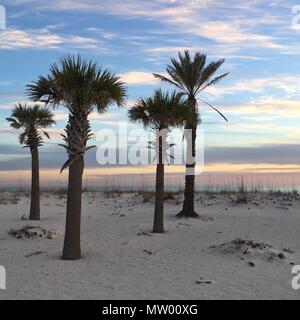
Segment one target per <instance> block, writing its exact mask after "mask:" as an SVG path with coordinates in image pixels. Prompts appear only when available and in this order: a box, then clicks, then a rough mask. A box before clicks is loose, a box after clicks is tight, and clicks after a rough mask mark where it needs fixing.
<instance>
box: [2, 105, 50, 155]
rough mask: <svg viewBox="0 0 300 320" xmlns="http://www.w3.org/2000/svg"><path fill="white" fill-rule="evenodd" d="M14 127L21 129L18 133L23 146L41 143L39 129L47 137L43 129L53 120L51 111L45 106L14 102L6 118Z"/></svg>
mask: <svg viewBox="0 0 300 320" xmlns="http://www.w3.org/2000/svg"><path fill="white" fill-rule="evenodd" d="M6 120H7V121H9V122H10V125H11V127H12V128H14V129H23V130H24V131H23V132H22V133H21V134H20V135H19V142H20V143H21V144H24V145H25V147H29V148H31V149H34V148H37V147H39V146H42V145H43V138H42V136H41V135H40V132H39V131H41V132H42V133H43V134H44V135H45V136H46V137H47V138H48V139H50V137H49V135H48V133H47V132H46V131H45V130H44V129H46V128H50V127H51V126H52V125H53V124H55V121H54V120H53V113H52V112H51V111H49V110H48V109H47V108H45V107H42V106H40V105H37V104H36V105H32V106H31V105H27V104H20V103H18V104H16V105H15V106H14V107H13V111H12V113H11V116H10V117H9V118H6Z"/></svg>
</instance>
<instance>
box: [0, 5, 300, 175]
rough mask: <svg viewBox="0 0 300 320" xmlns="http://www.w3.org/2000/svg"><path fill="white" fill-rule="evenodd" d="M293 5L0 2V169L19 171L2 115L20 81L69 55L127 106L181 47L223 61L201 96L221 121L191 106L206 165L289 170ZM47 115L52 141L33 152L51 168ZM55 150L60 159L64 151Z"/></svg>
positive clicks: (295, 94)
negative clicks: (92, 67) (119, 90)
mask: <svg viewBox="0 0 300 320" xmlns="http://www.w3.org/2000/svg"><path fill="white" fill-rule="evenodd" d="M298 4H299V5H300V2H298V3H297V1H284V2H283V1H277V0H273V1H271V0H269V1H268V0H267V1H261V0H257V1H235V0H229V1H218V0H185V1H180V0H178V1H177V0H153V1H142V0H122V1H121V0H114V1H109V2H108V1H101V0H100V1H92V0H86V1H77V0H75V1H74V0H73V1H65V0H60V1H59V0H53V1H34V0H15V1H1V0H0V5H3V6H4V7H5V9H6V29H5V30H0V70H1V71H0V133H1V134H0V148H1V152H0V170H5V169H11V170H13V169H20V168H22V169H25V168H26V167H27V166H28V156H27V155H26V151H23V150H22V149H21V148H20V146H19V145H18V143H17V132H14V130H13V129H10V128H9V125H8V124H7V123H6V121H5V117H7V116H9V114H10V109H11V106H12V105H13V104H14V103H16V102H24V101H25V100H26V97H25V96H24V89H25V85H26V84H28V83H29V82H31V81H33V80H35V79H36V78H37V76H38V75H40V74H46V73H47V72H48V70H49V66H50V65H51V64H52V63H54V62H56V61H57V59H58V58H60V57H62V56H64V55H66V54H68V53H71V54H72V53H75V54H76V53H78V52H79V53H81V54H82V55H83V56H84V57H87V58H91V59H93V60H94V61H96V62H98V63H99V64H101V65H103V66H106V67H108V68H110V69H111V70H112V71H113V72H115V73H116V74H118V75H120V76H121V77H122V78H123V80H124V81H126V82H127V84H128V106H130V105H132V103H133V102H134V100H135V99H137V98H139V97H144V96H148V95H150V94H151V93H152V92H153V89H154V88H159V87H160V86H161V84H160V83H159V82H157V81H156V80H155V79H154V78H153V77H152V75H151V73H152V72H158V73H163V72H164V69H165V66H166V65H167V64H168V63H169V59H170V57H174V56H176V54H177V52H178V51H182V50H185V49H188V50H190V51H191V52H195V51H200V52H203V53H206V54H207V55H208V60H214V59H220V58H225V59H226V62H225V64H224V65H223V66H222V70H220V72H222V73H223V72H230V75H229V76H228V77H227V78H225V79H224V80H223V81H222V82H221V83H220V84H219V85H218V86H216V87H214V88H211V89H209V90H207V92H206V93H205V94H204V95H203V98H205V99H206V100H208V101H209V102H211V103H213V104H214V105H215V106H216V107H218V108H219V109H220V110H222V111H223V113H224V114H226V116H227V117H228V118H229V124H225V123H224V122H223V120H222V118H220V117H219V116H218V115H217V114H216V113H214V112H213V111H212V110H210V109H208V108H207V107H206V106H205V105H202V104H200V112H201V115H202V118H203V124H202V127H203V128H204V131H205V144H206V147H207V150H208V159H209V161H210V162H211V163H214V162H215V163H225V162H226V163H228V164H230V163H232V164H236V163H247V162H248V163H252V164H265V163H267V164H268V163H269V164H271V163H272V164H280V165H282V164H283V163H284V164H296V163H297V159H298V158H299V157H298V155H299V152H298V151H299V146H298V143H299V138H300V129H299V127H300V126H299V118H300V104H299V103H298V101H299V96H300V95H299V92H300V90H299V84H300V56H299V55H300V44H299V43H300V41H299V40H300V27H298V26H297V25H295V24H294V25H293V24H292V21H293V18H294V21H295V22H297V21H296V20H297V16H296V11H297V9H294V10H296V11H294V13H293V11H292V8H293V7H294V6H296V5H298ZM299 12H300V9H299ZM299 21H300V19H299ZM164 88H166V86H164ZM55 116H56V120H57V126H56V127H55V128H52V129H51V130H50V134H51V136H52V140H51V141H50V142H47V143H46V146H45V147H44V148H43V150H41V152H42V159H43V157H44V159H45V161H44V162H42V166H44V167H51V166H56V165H57V164H56V162H55V161H54V160H55V159H57V154H58V151H57V147H56V145H57V143H59V142H60V138H59V133H61V132H62V128H63V127H64V125H65V123H66V113H65V110H64V109H59V110H56V111H55ZM91 119H92V121H93V130H94V131H95V132H96V131H97V130H99V129H101V128H104V127H111V128H114V127H115V126H116V123H117V122H118V121H122V122H126V121H127V119H126V109H124V110H119V109H117V108H115V107H112V108H111V110H110V111H109V112H108V113H107V115H105V116H104V117H101V118H100V117H98V116H97V115H96V114H93V115H92V117H91ZM58 150H60V151H59V153H60V154H61V161H62V162H63V160H64V158H65V154H64V151H63V150H62V149H58ZM278 150H282V151H281V152H278ZM51 157H52V158H51ZM90 157H92V156H90ZM24 159H25V160H26V159H27V160H26V161H24ZM51 159H52V160H53V161H52V160H51ZM283 159H284V160H283ZM46 160H48V161H46ZM90 165H93V161H92V160H91V162H90Z"/></svg>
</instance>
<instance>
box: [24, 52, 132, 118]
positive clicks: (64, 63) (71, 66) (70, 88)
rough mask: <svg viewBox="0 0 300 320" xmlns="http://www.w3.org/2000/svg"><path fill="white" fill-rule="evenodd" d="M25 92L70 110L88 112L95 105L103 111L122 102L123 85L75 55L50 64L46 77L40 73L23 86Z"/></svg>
mask: <svg viewBox="0 0 300 320" xmlns="http://www.w3.org/2000/svg"><path fill="white" fill-rule="evenodd" d="M27 95H28V97H29V98H30V99H31V100H33V101H42V102H45V103H46V104H49V103H50V104H52V105H54V106H58V105H60V104H62V105H64V106H66V107H67V108H69V109H71V110H72V111H75V109H76V108H77V109H79V108H80V109H84V112H85V113H87V114H88V113H90V112H91V111H92V109H93V108H94V107H95V108H96V109H97V111H98V112H99V113H103V112H105V111H106V110H107V108H108V107H109V106H110V105H111V104H113V103H116V104H117V105H118V106H123V105H124V104H125V101H126V88H125V85H124V83H123V82H122V81H121V80H120V79H119V77H117V76H115V75H114V74H112V73H111V72H110V71H109V70H108V69H102V68H101V67H100V66H98V65H97V64H96V63H93V62H92V61H86V60H82V59H81V57H80V56H79V55H78V56H77V57H75V56H67V57H66V58H62V59H61V60H60V61H59V63H55V64H53V65H52V66H51V67H50V72H49V74H48V75H47V76H40V77H39V78H38V80H37V81H35V82H33V83H32V84H29V85H27ZM77 111H78V110H77Z"/></svg>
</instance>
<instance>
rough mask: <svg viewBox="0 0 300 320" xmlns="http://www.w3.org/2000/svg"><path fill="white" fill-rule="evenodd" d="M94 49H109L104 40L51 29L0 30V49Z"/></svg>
mask: <svg viewBox="0 0 300 320" xmlns="http://www.w3.org/2000/svg"><path fill="white" fill-rule="evenodd" d="M60 48H65V49H68V48H69V49H70V48H73V49H94V50H97V51H98V50H101V52H102V53H105V52H108V51H109V49H108V48H107V47H106V46H105V44H104V42H103V41H100V40H97V39H95V38H91V37H83V36H77V35H61V34H56V33H53V32H52V31H51V29H47V28H42V29H27V30H20V29H16V28H9V29H6V30H4V31H2V32H0V49H1V50H14V49H60Z"/></svg>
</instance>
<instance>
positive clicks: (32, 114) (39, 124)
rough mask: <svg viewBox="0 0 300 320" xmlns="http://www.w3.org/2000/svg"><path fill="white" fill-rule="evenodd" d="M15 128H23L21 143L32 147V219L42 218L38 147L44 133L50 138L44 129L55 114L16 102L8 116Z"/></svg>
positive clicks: (41, 142) (51, 123)
mask: <svg viewBox="0 0 300 320" xmlns="http://www.w3.org/2000/svg"><path fill="white" fill-rule="evenodd" d="M6 120H7V121H9V122H10V125H11V127H12V128H14V129H23V132H22V133H21V134H20V135H19V142H20V144H23V145H24V148H30V152H31V204H30V216H29V219H30V220H40V179H39V151H38V147H40V146H42V145H43V137H42V135H41V133H43V134H44V135H45V136H46V137H47V138H48V139H50V137H49V135H48V133H47V132H46V131H45V130H44V129H46V128H50V127H51V126H52V125H53V124H55V121H54V120H53V114H52V113H51V112H50V111H49V110H48V109H47V108H45V107H42V106H40V105H33V106H29V105H26V104H20V103H19V104H16V105H15V106H14V107H13V110H12V113H11V116H10V117H9V118H6Z"/></svg>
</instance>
